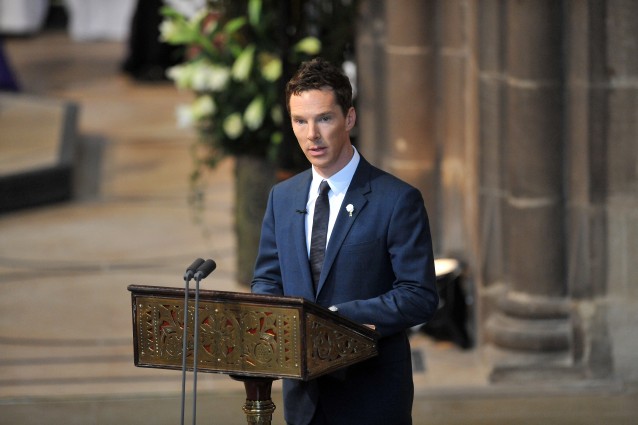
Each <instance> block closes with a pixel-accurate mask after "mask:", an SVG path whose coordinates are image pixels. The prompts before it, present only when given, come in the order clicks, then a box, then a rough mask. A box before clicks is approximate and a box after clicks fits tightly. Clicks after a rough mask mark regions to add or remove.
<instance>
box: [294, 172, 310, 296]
mask: <svg viewBox="0 0 638 425" xmlns="http://www.w3.org/2000/svg"><path fill="white" fill-rule="evenodd" d="M306 174H307V175H306V176H305V177H304V178H302V179H300V181H299V185H298V186H297V188H295V190H293V193H294V197H293V199H292V205H291V207H292V208H294V209H295V211H296V212H297V213H296V214H295V219H294V222H293V223H291V231H292V233H293V240H294V241H295V246H294V249H295V251H296V254H291V255H297V259H298V261H299V269H300V270H301V279H302V282H303V283H302V282H297V283H298V284H299V285H303V292H304V293H306V294H307V296H304V298H307V299H310V300H314V297H315V293H314V292H315V290H314V287H313V284H312V274H311V272H310V262H309V261H308V247H307V246H306V214H308V212H307V211H306V204H307V203H308V190H309V188H310V182H311V181H312V172H310V170H308V171H307V172H306ZM304 211H305V213H304Z"/></svg>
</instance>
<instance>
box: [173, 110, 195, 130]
mask: <svg viewBox="0 0 638 425" xmlns="http://www.w3.org/2000/svg"><path fill="white" fill-rule="evenodd" d="M175 115H176V117H177V127H178V128H192V127H193V124H194V123H195V119H194V118H193V112H192V109H191V105H185V104H182V105H177V107H176V108H175Z"/></svg>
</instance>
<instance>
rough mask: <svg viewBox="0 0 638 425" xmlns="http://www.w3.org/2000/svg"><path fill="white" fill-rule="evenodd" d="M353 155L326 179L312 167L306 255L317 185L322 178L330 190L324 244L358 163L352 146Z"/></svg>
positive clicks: (307, 246)
mask: <svg viewBox="0 0 638 425" xmlns="http://www.w3.org/2000/svg"><path fill="white" fill-rule="evenodd" d="M352 149H353V150H354V155H352V159H350V162H348V164H347V165H346V166H345V167H343V168H342V169H341V170H340V171H339V172H337V173H336V174H334V175H333V176H331V177H330V178H328V179H324V178H323V177H321V176H320V175H319V173H317V171H316V170H315V167H314V166H313V167H312V182H311V183H310V190H309V191H308V203H307V204H306V211H308V214H306V248H307V250H308V256H310V239H311V237H312V221H313V217H314V214H315V201H316V200H317V196H318V195H319V185H320V184H321V182H322V181H323V180H327V181H328V185H330V192H328V201H329V202H330V219H329V220H328V236H327V237H326V246H328V245H327V244H328V243H329V241H330V235H331V234H332V228H333V227H334V225H335V221H336V220H337V215H338V214H339V209H340V208H341V204H342V202H343V198H345V196H346V192H347V191H348V186H350V182H351V181H352V177H353V176H354V172H355V171H356V169H357V166H358V165H359V159H360V158H361V156H360V155H359V152H357V149H355V147H354V146H353V147H352Z"/></svg>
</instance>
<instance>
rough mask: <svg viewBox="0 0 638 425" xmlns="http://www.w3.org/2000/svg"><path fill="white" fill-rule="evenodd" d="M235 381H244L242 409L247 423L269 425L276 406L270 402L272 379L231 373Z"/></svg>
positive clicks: (250, 424)
mask: <svg viewBox="0 0 638 425" xmlns="http://www.w3.org/2000/svg"><path fill="white" fill-rule="evenodd" d="M230 377H231V378H233V379H234V380H236V381H241V382H243V383H244V387H245V388H246V403H245V404H244V406H243V407H242V410H243V411H244V413H245V414H246V420H247V423H248V425H270V424H271V422H272V414H273V413H274V411H275V409H276V406H275V403H273V402H272V399H271V396H270V393H271V389H272V383H273V381H274V379H271V378H251V377H246V376H238V375H231V376H230Z"/></svg>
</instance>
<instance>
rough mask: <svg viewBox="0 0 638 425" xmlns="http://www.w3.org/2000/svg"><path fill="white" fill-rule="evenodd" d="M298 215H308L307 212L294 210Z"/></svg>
mask: <svg viewBox="0 0 638 425" xmlns="http://www.w3.org/2000/svg"><path fill="white" fill-rule="evenodd" d="M295 212H296V213H298V214H308V210H295Z"/></svg>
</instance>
